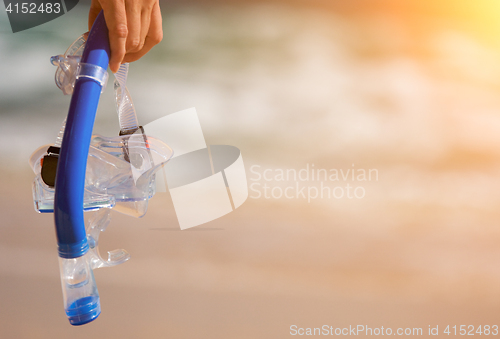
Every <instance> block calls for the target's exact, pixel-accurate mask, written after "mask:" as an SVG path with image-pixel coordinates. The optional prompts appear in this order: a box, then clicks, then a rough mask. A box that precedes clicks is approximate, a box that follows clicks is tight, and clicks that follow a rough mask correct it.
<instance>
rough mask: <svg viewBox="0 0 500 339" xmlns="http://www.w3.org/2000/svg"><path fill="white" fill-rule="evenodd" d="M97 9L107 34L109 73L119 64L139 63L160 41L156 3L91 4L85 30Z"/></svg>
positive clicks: (113, 0) (108, 0) (114, 0)
mask: <svg viewBox="0 0 500 339" xmlns="http://www.w3.org/2000/svg"><path fill="white" fill-rule="evenodd" d="M101 9H102V10H103V12H104V17H105V19H106V24H107V26H108V30H109V44H110V49H111V56H110V60H109V68H110V69H111V71H112V72H113V73H116V72H117V71H118V69H119V68H120V65H121V64H122V63H124V62H131V61H135V60H138V59H140V58H141V57H142V56H143V55H145V54H146V53H147V52H149V51H150V50H151V48H153V46H154V45H156V44H158V43H159V42H160V41H161V40H162V38H163V30H162V19H161V12H160V5H159V3H158V0H92V2H91V5H90V11H89V30H90V28H91V27H92V24H93V23H94V21H95V19H96V17H97V15H98V14H99V12H100V11H101Z"/></svg>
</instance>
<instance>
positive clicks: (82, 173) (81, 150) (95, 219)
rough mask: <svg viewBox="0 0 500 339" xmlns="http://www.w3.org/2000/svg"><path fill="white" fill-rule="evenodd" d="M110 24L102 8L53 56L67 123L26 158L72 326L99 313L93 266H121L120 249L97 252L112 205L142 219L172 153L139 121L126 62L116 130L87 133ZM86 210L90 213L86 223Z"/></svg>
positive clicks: (124, 256)
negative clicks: (46, 216)
mask: <svg viewBox="0 0 500 339" xmlns="http://www.w3.org/2000/svg"><path fill="white" fill-rule="evenodd" d="M109 55H110V49H109V39H108V29H107V27H106V22H105V20H104V15H103V13H102V12H101V13H100V14H99V15H98V16H97V18H96V20H95V22H94V25H93V26H92V29H91V30H90V33H89V34H88V36H86V35H85V34H84V35H82V36H81V37H79V38H78V39H77V40H76V41H75V42H74V43H73V44H72V45H71V46H70V47H69V48H68V50H67V51H66V52H65V53H64V54H63V55H57V56H53V57H52V58H51V63H52V64H53V65H55V66H57V70H56V76H55V80H56V85H57V86H58V87H59V88H60V89H61V90H62V91H63V93H64V94H72V97H71V103H70V107H69V111H68V115H67V118H66V120H65V121H64V122H63V124H62V127H61V130H60V132H59V135H58V137H57V139H56V142H55V144H53V145H44V146H41V147H40V148H38V149H37V150H36V151H35V152H34V153H33V154H32V155H31V157H30V165H31V168H32V169H33V172H34V173H35V175H36V177H35V180H34V182H33V202H34V207H35V210H36V211H37V212H39V213H54V220H55V226H56V235H57V245H58V253H59V268H60V273H61V284H62V291H63V300H64V309H65V311H66V315H67V316H68V319H69V322H70V323H71V324H72V325H83V324H86V323H89V322H91V321H93V320H94V319H96V318H97V317H98V316H99V314H100V313H101V306H100V301H99V293H98V291H97V286H96V282H95V279H94V274H93V270H94V269H97V268H101V267H111V266H115V265H119V264H121V263H124V262H125V261H127V260H128V259H129V258H130V255H129V254H128V253H127V252H126V251H125V250H113V251H110V252H108V258H107V259H103V258H102V257H101V255H100V253H99V249H98V238H99V234H100V233H101V232H102V231H104V230H105V229H106V227H107V226H108V224H109V222H110V219H111V215H110V211H111V209H113V208H114V209H115V211H117V212H120V213H124V214H127V215H130V216H134V217H138V218H140V217H142V216H143V215H144V214H145V213H146V211H147V207H148V201H149V199H151V198H152V197H153V196H154V195H155V193H156V174H155V173H156V172H157V171H158V170H160V169H161V168H162V166H163V165H164V164H166V163H167V162H168V161H169V160H170V158H171V157H172V155H173V151H172V149H171V148H170V147H168V145H166V144H165V143H164V142H163V141H161V140H160V139H157V138H154V137H151V136H146V134H145V132H144V129H143V128H142V127H141V126H139V123H138V119H137V115H136V111H135V107H134V105H133V102H132V99H131V97H130V93H129V91H128V89H127V87H126V81H127V75H128V69H129V64H123V65H121V66H120V69H119V70H118V72H117V73H116V74H115V75H114V76H115V81H114V84H113V87H114V91H115V100H116V111H117V113H118V120H119V125H120V132H119V135H117V136H114V137H104V136H101V135H92V129H93V127H94V121H95V116H96V111H97V106H98V104H99V99H100V95H101V93H102V91H103V90H104V88H105V86H106V83H107V77H108V73H107V72H106V69H107V67H108V63H109ZM84 212H91V216H90V217H89V218H88V220H87V222H85V220H84Z"/></svg>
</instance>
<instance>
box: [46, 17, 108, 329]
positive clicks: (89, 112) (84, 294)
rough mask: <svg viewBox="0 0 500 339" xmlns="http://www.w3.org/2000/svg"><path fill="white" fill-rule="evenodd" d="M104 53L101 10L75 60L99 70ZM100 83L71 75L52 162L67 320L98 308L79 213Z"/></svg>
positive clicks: (80, 320)
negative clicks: (56, 155)
mask: <svg viewBox="0 0 500 339" xmlns="http://www.w3.org/2000/svg"><path fill="white" fill-rule="evenodd" d="M109 54H110V50H109V39H108V28H107V26H106V21H105V20H104V15H103V13H102V11H101V13H100V14H99V15H98V16H97V19H96V20H95V22H94V25H93V26H92V29H91V30H90V33H89V36H88V39H87V42H86V45H85V49H84V51H83V55H82V58H81V62H82V63H85V64H90V65H94V66H97V67H99V68H100V69H103V70H104V71H105V70H106V69H107V68H108V63H109ZM94 69H95V68H94ZM104 73H105V72H104ZM101 89H102V83H101V81H100V79H96V78H95V77H92V76H90V75H89V76H85V74H82V73H80V76H79V77H78V76H77V78H76V80H75V84H74V89H73V95H72V97H71V103H70V107H69V112H68V117H67V121H66V127H65V130H64V136H63V141H62V146H61V150H60V154H59V159H58V165H57V174H56V185H55V197H54V219H55V224H56V234H57V244H58V250H59V257H60V259H59V264H60V271H61V283H62V289H63V298H64V308H65V311H66V315H67V316H68V318H69V321H70V323H71V324H72V325H83V324H86V323H88V322H90V321H92V320H94V319H96V318H97V317H98V316H99V314H100V313H101V307H100V302H99V294H98V292H97V287H96V284H95V280H94V275H93V272H92V268H91V266H90V260H89V258H88V256H89V244H88V242H87V235H86V232H85V222H84V217H83V199H84V187H85V171H86V167H87V158H88V155H89V147H90V140H91V136H92V129H93V126H94V120H95V115H96V111H97V106H98V103H99V97H100V94H101Z"/></svg>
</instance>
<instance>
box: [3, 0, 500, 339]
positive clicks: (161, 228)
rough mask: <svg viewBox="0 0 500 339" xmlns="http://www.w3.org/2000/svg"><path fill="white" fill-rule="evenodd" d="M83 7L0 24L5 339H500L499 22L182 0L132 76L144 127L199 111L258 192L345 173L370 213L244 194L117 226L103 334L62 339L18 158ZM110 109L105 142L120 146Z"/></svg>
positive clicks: (462, 12)
mask: <svg viewBox="0 0 500 339" xmlns="http://www.w3.org/2000/svg"><path fill="white" fill-rule="evenodd" d="M88 6H89V3H88V2H85V1H80V3H79V4H78V5H77V6H76V7H75V9H73V10H72V11H70V12H69V13H68V14H66V15H64V16H62V17H61V18H58V19H56V20H54V21H51V22H49V23H46V24H43V25H41V26H38V27H35V28H33V29H30V30H27V31H23V32H19V33H16V34H13V33H12V31H11V29H10V26H9V22H8V19H7V16H6V14H5V12H4V11H3V10H2V11H1V14H0V159H1V161H0V185H1V189H0V191H1V192H2V193H1V194H0V212H1V219H0V220H1V221H0V337H1V338H62V337H66V338H68V337H71V338H89V337H93V338H118V337H121V338H282V337H288V336H290V326H291V325H297V326H298V327H320V326H322V325H325V324H326V325H330V326H333V327H334V328H335V327H346V326H347V327H348V326H349V325H352V326H356V325H358V324H361V325H367V326H371V327H381V326H384V327H385V328H387V327H392V328H394V329H396V328H398V327H402V328H405V327H411V328H413V327H421V328H423V330H424V331H423V333H424V336H426V334H427V330H428V326H429V325H431V326H432V327H435V326H436V325H438V326H439V330H440V332H441V333H442V331H443V330H444V328H445V326H446V325H451V326H453V325H464V324H465V325H475V326H476V327H477V326H478V325H495V324H496V325H498V319H499V316H500V288H499V284H500V266H499V260H500V245H499V244H500V228H499V227H498V224H499V222H498V220H500V211H499V209H498V205H499V204H500V176H499V174H498V171H499V169H500V137H499V133H500V62H499V57H500V39H499V38H498V37H499V35H500V20H499V19H498V17H499V15H500V3H499V2H498V1H496V0H475V1H470V0H469V1H465V0H440V1H431V0H418V1H417V0H408V1H398V0H386V1H384V0H373V1H369V0H364V1H362V0H349V1H343V0H286V1H285V0H283V1H277V0H276V1H275V0H270V1H252V0H247V1H242V0H239V1H201V0H200V1H194V0H183V1H161V7H162V12H163V29H164V39H163V41H162V42H161V43H160V44H159V45H158V46H156V47H155V48H154V49H153V51H152V52H151V53H149V54H148V55H147V56H145V57H144V58H143V59H141V60H140V61H138V62H136V63H134V64H132V65H131V70H130V73H129V81H128V87H129V90H130V93H131V94H132V97H133V99H134V103H135V104H136V108H137V111H138V114H139V119H140V123H141V124H143V125H145V124H147V123H149V122H151V121H153V120H155V119H157V118H160V117H162V116H164V115H166V114H169V113H174V112H177V111H180V110H182V109H185V108H189V107H196V108H197V111H198V116H199V118H200V122H201V125H202V128H203V131H204V133H205V138H206V141H207V143H208V144H228V145H234V146H236V147H238V148H240V150H241V151H242V155H243V160H244V162H245V167H246V169H247V175H248V178H249V184H251V183H253V182H254V181H250V179H255V175H253V174H252V173H251V172H250V167H251V166H253V165H259V166H261V167H260V168H261V171H262V170H264V169H268V168H269V169H277V168H281V169H296V170H300V169H302V168H305V167H306V166H307V164H309V165H310V166H311V165H312V164H314V165H315V166H316V168H325V169H344V170H347V169H351V168H353V165H354V167H355V168H362V169H377V170H378V173H379V175H378V180H372V181H369V182H363V183H361V184H362V186H363V187H364V188H365V191H366V195H365V197H364V198H362V199H348V198H346V197H344V198H342V199H314V200H312V201H311V202H308V201H307V199H285V198H281V199H274V198H270V199H266V198H264V197H261V198H259V199H254V198H252V196H255V195H256V194H255V193H252V192H250V196H251V197H250V198H249V199H248V200H247V202H246V203H245V204H243V205H242V206H241V207H240V208H238V209H237V210H236V211H234V212H232V213H230V214H229V215H227V216H224V217H223V218H220V219H217V220H214V221H212V222H210V223H207V224H204V225H202V226H199V227H196V228H193V229H190V230H186V231H180V229H179V225H178V222H177V219H176V216H175V213H174V210H173V206H172V203H171V201H170V197H169V196H168V194H163V195H161V194H159V195H157V196H156V197H155V198H154V199H153V200H152V201H151V203H150V208H149V211H148V213H147V215H146V216H145V217H144V218H142V219H134V218H131V217H126V216H123V215H120V214H118V213H114V212H113V219H112V222H111V225H110V227H109V228H108V230H106V232H105V233H103V234H102V236H101V247H102V248H101V252H105V251H106V250H112V249H115V248H125V249H127V250H128V251H129V252H130V253H131V255H132V259H131V260H130V261H129V262H127V263H126V264H124V265H121V266H118V267H115V268H111V269H103V270H97V271H96V272H95V277H96V281H97V285H98V287H99V292H100V296H101V305H102V314H101V316H100V317H99V319H97V320H96V321H94V322H93V323H91V324H88V325H85V326H83V327H79V328H73V327H72V326H70V325H69V323H68V321H67V319H66V316H65V314H64V309H63V305H62V296H61V287H60V280H59V268H58V260H57V252H56V239H55V232H54V228H53V218H52V215H39V214H37V213H36V212H35V211H34V209H33V203H32V195H31V183H32V180H33V178H34V175H33V173H32V172H31V170H30V168H29V165H28V158H29V156H30V154H31V153H32V152H33V151H34V150H35V149H36V148H38V147H39V146H41V145H44V144H48V143H53V142H54V140H55V137H56V135H57V132H58V130H59V128H60V124H61V122H62V120H63V119H64V117H65V116H66V114H67V109H68V106H69V99H70V98H69V97H64V96H63V95H62V93H61V92H60V90H59V89H58V88H56V86H55V84H54V80H53V77H54V72H55V67H53V66H51V65H50V62H49V58H50V56H51V55H56V54H60V53H63V52H64V50H65V49H66V48H67V47H68V46H69V45H70V44H71V43H72V42H73V41H74V40H75V39H76V38H77V37H78V36H79V35H80V34H81V33H83V32H85V31H86V30H87V13H88ZM112 97H113V94H112V91H111V88H110V86H108V89H107V91H106V92H105V94H104V95H103V97H102V99H101V103H100V107H99V110H98V113H97V120H96V124H95V132H96V133H100V134H103V135H108V136H112V135H116V134H117V133H118V121H117V118H116V113H115V110H114V103H113V99H112ZM258 182H259V183H261V184H264V183H265V182H264V181H262V180H261V181H258ZM348 182H349V183H351V184H353V185H355V186H358V185H360V183H357V182H354V183H353V182H351V181H348ZM268 184H270V185H271V186H273V185H295V182H286V183H283V182H281V183H268ZM302 184H304V183H302ZM305 184H310V185H314V186H319V182H311V183H305ZM330 184H331V185H334V186H336V185H337V184H336V183H330ZM344 184H345V182H340V183H339V185H342V186H345V185H344Z"/></svg>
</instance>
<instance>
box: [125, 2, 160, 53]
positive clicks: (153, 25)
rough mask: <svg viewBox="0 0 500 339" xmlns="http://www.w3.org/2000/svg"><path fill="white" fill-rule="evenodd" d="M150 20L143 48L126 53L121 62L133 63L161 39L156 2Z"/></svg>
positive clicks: (158, 6) (158, 7)
mask: <svg viewBox="0 0 500 339" xmlns="http://www.w3.org/2000/svg"><path fill="white" fill-rule="evenodd" d="M150 18H151V19H150V23H149V29H148V31H147V35H146V37H145V41H144V46H143V47H142V49H141V50H140V51H138V52H135V53H127V54H126V55H125V58H124V59H123V62H133V61H136V60H139V59H140V58H142V57H143V56H144V55H145V54H146V53H148V52H149V51H150V50H151V48H153V47H154V46H155V45H157V44H159V43H160V41H161V40H162V39H163V28H162V19H161V11H160V5H159V4H158V2H156V3H155V5H154V7H153V9H152V12H151V15H150Z"/></svg>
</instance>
